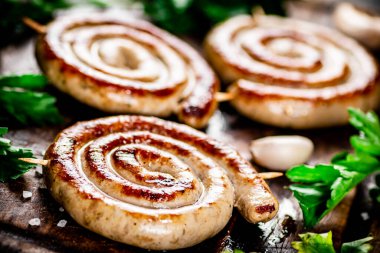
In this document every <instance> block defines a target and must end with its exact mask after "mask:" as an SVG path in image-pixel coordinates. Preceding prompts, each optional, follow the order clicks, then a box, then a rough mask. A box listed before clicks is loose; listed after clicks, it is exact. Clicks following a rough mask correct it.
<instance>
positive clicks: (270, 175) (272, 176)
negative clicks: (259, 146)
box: [258, 172, 284, 179]
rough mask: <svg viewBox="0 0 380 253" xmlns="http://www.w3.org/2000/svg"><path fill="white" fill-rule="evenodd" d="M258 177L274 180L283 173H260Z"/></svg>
mask: <svg viewBox="0 0 380 253" xmlns="http://www.w3.org/2000/svg"><path fill="white" fill-rule="evenodd" d="M258 175H259V177H261V178H262V179H272V178H276V177H282V176H283V175H284V173H282V172H261V173H258Z"/></svg>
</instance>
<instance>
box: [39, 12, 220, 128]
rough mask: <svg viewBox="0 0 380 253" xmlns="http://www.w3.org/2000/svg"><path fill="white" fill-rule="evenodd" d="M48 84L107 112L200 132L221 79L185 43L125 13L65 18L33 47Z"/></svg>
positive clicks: (56, 23)
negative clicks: (171, 121) (170, 121)
mask: <svg viewBox="0 0 380 253" xmlns="http://www.w3.org/2000/svg"><path fill="white" fill-rule="evenodd" d="M37 58H38V62H39V64H40V66H41V68H42V70H43V71H44V73H45V74H46V75H47V77H48V78H49V80H50V81H51V83H53V84H54V85H55V86H56V87H58V88H59V89H60V90H61V91H63V92H65V93H68V94H70V95H71V96H73V97H75V98H76V99H78V100H79V101H81V102H83V103H86V104H88V105H90V106H93V107H95V108H98V109H100V110H103V111H106V112H111V113H137V114H145V115H153V116H160V117H166V116H169V115H171V114H173V113H175V114H177V115H178V117H179V119H180V120H181V121H183V122H184V123H186V124H189V125H191V126H193V127H196V128H200V127H204V126H205V125H206V124H207V122H208V120H209V118H210V117H211V116H212V114H213V112H214V110H215V109H216V107H217V101H216V100H215V93H216V92H217V91H218V90H219V81H218V79H217V78H216V76H215V74H214V72H213V71H212V70H211V68H210V67H209V66H208V64H207V63H206V62H205V60H204V59H203V58H202V57H201V56H200V55H199V54H198V53H197V52H196V51H195V50H194V49H193V48H191V47H190V46H189V45H188V44H186V43H185V42H183V41H181V40H180V39H178V38H176V37H174V36H173V35H171V34H169V33H167V32H165V31H163V30H161V29H159V28H157V27H155V26H153V25H152V24H150V23H148V22H146V21H143V20H137V19H135V18H129V17H128V15H127V14H126V15H125V16H124V17H120V15H116V16H111V15H110V14H100V13H92V14H91V15H90V16H85V17H84V16H79V15H77V14H74V15H69V16H63V17H60V18H58V19H56V20H55V21H54V22H52V23H51V24H49V25H48V27H47V31H46V34H43V35H41V36H40V38H39V40H38V42H37Z"/></svg>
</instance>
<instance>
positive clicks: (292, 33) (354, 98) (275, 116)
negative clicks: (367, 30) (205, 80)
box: [205, 15, 379, 128]
mask: <svg viewBox="0 0 380 253" xmlns="http://www.w3.org/2000/svg"><path fill="white" fill-rule="evenodd" d="M205 49H206V53H207V56H208V58H209V59H210V61H211V63H212V65H213V66H214V67H215V69H216V70H217V71H218V73H219V74H220V76H221V77H222V78H223V79H224V81H225V82H226V83H228V84H229V83H231V82H232V85H231V86H230V87H229V91H230V92H231V93H232V94H233V95H234V99H233V100H232V104H233V105H234V106H235V107H236V108H237V110H238V111H240V112H241V113H242V114H244V115H246V116H248V117H250V118H252V119H254V120H257V121H260V122H263V123H267V124H271V125H275V126H280V127H292V128H313V127H327V126H333V125H340V124H345V123H347V121H348V115H347V112H346V110H347V107H349V106H353V107H358V108H361V109H363V110H369V109H373V108H375V107H376V106H377V105H378V101H379V85H378V83H377V81H378V75H379V74H378V68H377V65H376V63H375V61H374V59H373V58H372V57H371V56H370V55H369V54H368V53H367V52H366V51H365V50H364V49H363V48H362V47H361V46H360V45H359V44H358V43H356V42H355V41H353V40H352V39H349V38H347V37H346V36H344V35H342V34H340V33H338V32H336V31H333V30H331V29H328V28H326V27H322V26H320V25H316V24H311V23H307V22H303V21H298V20H293V19H289V18H280V17H275V16H255V17H254V18H252V17H251V16H245V15H243V16H237V17H234V18H231V19H229V20H227V21H225V22H224V23H222V24H220V25H218V26H217V27H216V28H214V29H213V30H212V31H211V32H210V33H209V35H208V37H207V39H206V43H205Z"/></svg>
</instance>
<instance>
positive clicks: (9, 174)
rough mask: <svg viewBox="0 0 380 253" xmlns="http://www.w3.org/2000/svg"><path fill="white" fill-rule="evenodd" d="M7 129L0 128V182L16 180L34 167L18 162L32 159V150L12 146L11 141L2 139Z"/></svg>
mask: <svg viewBox="0 0 380 253" xmlns="http://www.w3.org/2000/svg"><path fill="white" fill-rule="evenodd" d="M7 132H8V128H6V127H0V182H5V181H7V180H9V179H16V178H18V177H20V176H21V175H23V174H24V173H25V172H27V171H28V170H30V169H31V168H33V167H34V166H35V165H33V164H30V163H26V162H23V161H20V160H19V158H33V153H32V150H31V149H29V148H20V147H15V146H12V143H11V140H9V139H7V138H4V137H3V136H4V134H6V133H7Z"/></svg>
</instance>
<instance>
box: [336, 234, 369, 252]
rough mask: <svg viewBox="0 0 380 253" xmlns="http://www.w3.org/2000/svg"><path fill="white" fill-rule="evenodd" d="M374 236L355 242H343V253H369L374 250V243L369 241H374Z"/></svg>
mask: <svg viewBox="0 0 380 253" xmlns="http://www.w3.org/2000/svg"><path fill="white" fill-rule="evenodd" d="M372 240H373V237H366V238H363V239H360V240H356V241H353V242H346V243H343V244H342V249H341V253H368V252H370V251H371V250H372V248H373V247H372V245H371V244H369V243H368V242H369V241H372Z"/></svg>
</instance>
